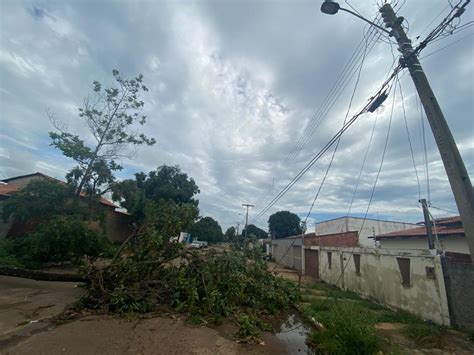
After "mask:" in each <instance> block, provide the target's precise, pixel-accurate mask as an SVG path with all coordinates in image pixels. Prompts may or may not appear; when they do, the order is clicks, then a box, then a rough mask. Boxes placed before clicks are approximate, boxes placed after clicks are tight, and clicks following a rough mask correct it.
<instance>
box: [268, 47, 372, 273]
mask: <svg viewBox="0 0 474 355" xmlns="http://www.w3.org/2000/svg"><path fill="white" fill-rule="evenodd" d="M367 47H368V43H366V46H365V50H364V56H363V58H362V61H361V63H360V66H359V71H358V73H357V79H356V82H355V84H354V89H353V90H352V95H351V98H350V100H349V105H348V107H347V111H346V115H345V117H344V122H343V127H344V126H345V124H346V122H347V118H348V117H349V113H350V110H351V107H352V102H353V100H354V97H355V93H356V92H357V88H358V86H359V81H360V76H361V73H362V68H363V66H364V62H365V59H366V58H367V54H368V53H367ZM341 137H342V136H339V138H338V140H337V143H336V147H335V148H334V151H333V153H332V156H331V160H330V162H329V164H328V166H327V169H326V173H325V174H324V177H323V179H322V180H321V183H320V185H319V188H318V190H317V191H316V194H315V196H314V199H313V202H312V203H311V207H310V208H309V210H308V213H307V214H306V218H305V219H304V222H303V225H304V226H306V223H307V222H308V218H309V216H310V215H311V212H312V211H313V208H314V205H315V203H316V200H317V199H318V197H319V194H320V192H321V189H322V188H323V186H324V183H325V181H326V178H327V176H328V174H329V171H330V170H331V167H332V164H333V162H334V158H335V156H336V153H337V150H338V148H339V143H340V142H341ZM304 233H305V230H304V228H303V230H302V235H301V239H302V240H303V235H304ZM296 240H297V239H295V240H294V241H293V242H292V243H291V245H290V246H289V247H288V248H287V249H286V251H285V253H284V254H283V255H282V256H281V258H280V260H279V261H277V265H278V264H279V263H280V262H281V261H282V260H283V258H284V257H285V256H286V255H287V254H288V251H289V250H290V249H291V248H292V247H293V245H294V244H295V242H296ZM302 243H304V242H303V241H302ZM277 265H275V267H274V268H273V270H272V272H273V271H275V269H276V268H277Z"/></svg>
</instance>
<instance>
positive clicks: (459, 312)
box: [443, 258, 474, 331]
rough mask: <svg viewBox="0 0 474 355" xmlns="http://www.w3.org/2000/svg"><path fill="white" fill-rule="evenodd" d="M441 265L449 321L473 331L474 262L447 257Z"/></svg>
mask: <svg viewBox="0 0 474 355" xmlns="http://www.w3.org/2000/svg"><path fill="white" fill-rule="evenodd" d="M443 266H444V268H443V269H444V277H445V283H446V292H447V296H448V301H449V309H450V314H451V322H452V324H453V325H454V326H456V327H459V328H461V329H465V330H469V331H474V264H472V263H471V262H458V261H455V260H449V259H448V258H447V259H446V260H445V262H444V264H443Z"/></svg>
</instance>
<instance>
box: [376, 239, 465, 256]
mask: <svg viewBox="0 0 474 355" xmlns="http://www.w3.org/2000/svg"><path fill="white" fill-rule="evenodd" d="M439 241H440V244H441V245H440V247H441V250H444V251H449V252H453V253H463V254H469V247H468V245H467V241H466V237H465V236H461V235H453V236H448V237H440V238H439ZM380 247H381V248H384V249H417V250H427V249H428V240H427V238H426V237H424V238H416V237H410V238H382V239H380Z"/></svg>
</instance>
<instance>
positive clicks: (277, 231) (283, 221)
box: [268, 211, 302, 239]
mask: <svg viewBox="0 0 474 355" xmlns="http://www.w3.org/2000/svg"><path fill="white" fill-rule="evenodd" d="M268 230H269V231H270V233H271V234H272V236H273V238H276V239H279V238H286V237H291V236H293V235H299V234H301V232H302V228H301V219H300V217H298V215H296V214H294V213H291V212H289V211H279V212H276V213H274V214H272V215H271V216H270V217H269V218H268Z"/></svg>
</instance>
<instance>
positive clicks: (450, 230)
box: [369, 216, 465, 240]
mask: <svg viewBox="0 0 474 355" xmlns="http://www.w3.org/2000/svg"><path fill="white" fill-rule="evenodd" d="M453 222H459V225H458V226H448V225H443V224H448V223H453ZM460 222H461V218H460V217H459V216H454V217H447V218H440V219H436V221H435V225H436V234H437V235H438V236H440V237H447V236H453V235H461V236H464V235H465V234H464V228H463V227H462V224H461V223H460ZM433 233H434V230H433ZM426 237H427V235H426V228H425V227H424V226H423V227H418V228H411V229H405V230H402V231H398V232H390V233H385V234H380V235H377V236H374V237H369V238H375V239H376V240H379V239H390V238H426Z"/></svg>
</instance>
